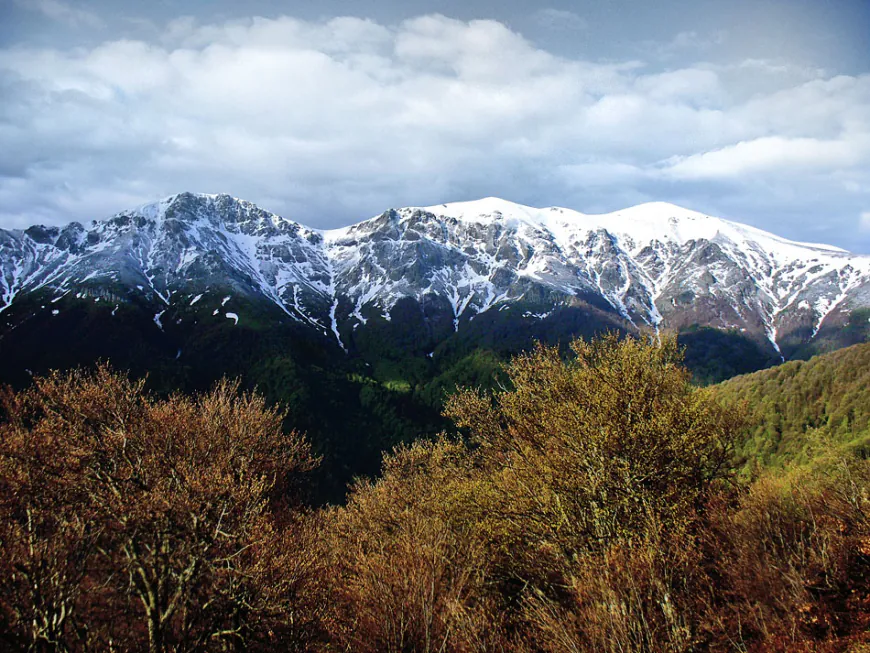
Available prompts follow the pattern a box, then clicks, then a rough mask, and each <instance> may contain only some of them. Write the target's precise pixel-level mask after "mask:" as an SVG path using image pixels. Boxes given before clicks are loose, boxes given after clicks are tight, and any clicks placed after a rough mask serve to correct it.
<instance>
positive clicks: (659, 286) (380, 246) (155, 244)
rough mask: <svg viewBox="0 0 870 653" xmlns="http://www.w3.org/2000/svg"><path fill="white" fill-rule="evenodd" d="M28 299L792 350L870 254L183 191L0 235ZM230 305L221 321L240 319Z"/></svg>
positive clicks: (474, 212)
mask: <svg viewBox="0 0 870 653" xmlns="http://www.w3.org/2000/svg"><path fill="white" fill-rule="evenodd" d="M34 293H42V294H43V295H45V296H47V297H48V301H51V300H52V299H57V298H59V297H61V296H64V295H67V294H70V293H72V294H73V295H82V296H87V297H91V298H93V297H96V296H100V294H102V296H103V297H104V298H105V299H104V301H113V302H117V303H123V302H129V301H137V302H140V303H141V302H150V303H152V304H153V306H154V311H155V314H156V315H155V324H156V326H158V327H160V326H161V322H160V318H159V315H161V314H162V313H161V311H165V310H166V309H167V308H170V307H186V308H187V309H189V311H191V312H193V311H196V310H202V311H205V310H208V311H211V310H212V309H214V312H215V313H216V312H217V309H218V304H217V302H218V301H220V302H222V303H220V308H224V306H225V304H226V302H227V300H226V299H224V298H225V297H226V296H230V297H244V298H246V300H247V301H254V302H255V301H260V300H263V301H265V302H267V303H269V304H270V305H272V306H273V307H274V308H275V309H277V310H276V311H275V312H274V313H275V316H274V317H273V318H272V319H290V320H295V321H297V322H299V323H301V324H304V325H307V326H310V327H311V328H313V329H317V330H319V331H321V332H322V333H324V334H325V335H327V336H328V337H334V338H337V339H338V340H339V342H340V341H341V334H342V333H348V332H350V331H352V330H354V329H356V328H360V327H364V326H365V325H366V324H367V323H368V321H369V320H370V319H373V318H374V319H387V320H388V319H390V313H391V311H392V309H393V308H394V307H395V306H396V304H397V302H399V301H400V300H407V299H412V300H416V301H417V302H418V303H419V304H420V306H426V307H427V308H426V310H427V311H430V313H432V314H433V315H434V314H435V313H438V312H446V313H447V317H449V319H450V320H451V321H452V325H453V329H454V330H459V329H461V328H462V326H463V324H465V323H467V322H468V321H469V320H471V319H473V318H474V317H475V316H476V315H479V314H482V313H486V312H488V311H499V310H503V309H504V308H505V307H510V306H512V305H517V304H523V305H527V306H529V307H532V309H530V311H529V312H528V314H529V315H530V316H531V317H533V318H536V319H545V318H547V317H548V316H549V315H550V313H551V312H552V310H553V309H554V308H556V307H560V306H591V307H596V308H597V309H602V310H605V311H609V312H610V313H612V314H614V317H618V318H620V319H622V320H624V321H625V322H626V323H628V324H631V325H634V326H635V327H638V328H642V327H646V328H650V329H661V328H670V329H677V330H680V329H684V328H687V327H690V326H694V325H702V326H710V327H715V328H719V329H735V330H738V331H740V332H742V333H744V334H746V335H748V336H750V337H753V338H755V339H757V340H759V341H768V342H769V343H770V346H771V347H774V348H775V349H776V350H777V351H780V350H782V352H783V353H784V354H785V355H788V353H789V352H790V351H793V350H794V349H796V348H798V347H800V346H802V345H805V344H806V343H808V342H811V341H813V339H816V338H820V337H824V336H825V334H826V333H827V332H829V331H830V330H831V329H836V328H837V327H838V326H842V325H845V324H847V323H848V322H849V320H850V316H851V315H852V313H853V312H854V311H855V310H856V309H862V308H866V307H870V257H865V256H857V255H853V254H850V253H848V252H845V251H843V250H840V249H837V248H834V247H828V246H824V245H806V244H801V243H794V242H790V241H786V240H783V239H781V238H778V237H776V236H774V235H772V234H769V233H766V232H763V231H760V230H757V229H753V228H751V227H747V226H744V225H740V224H737V223H733V222H728V221H725V220H721V219H718V218H714V217H709V216H705V215H702V214H699V213H696V212H693V211H689V210H686V209H682V208H679V207H676V206H673V205H668V204H662V203H653V204H646V205H641V206H638V207H634V208H631V209H626V210H624V211H618V212H616V213H612V214H607V215H594V216H593V215H584V214H580V213H576V212H574V211H570V210H567V209H559V208H550V209H534V208H531V207H525V206H520V205H517V204H512V203H510V202H505V201H502V200H497V199H492V198H490V199H485V200H480V201H477V202H464V203H456V204H447V205H441V206H437V207H428V208H405V209H399V210H389V211H386V212H384V213H383V214H381V215H380V216H377V217H375V218H372V219H370V220H366V221H364V222H360V223H358V224H355V225H352V226H350V227H346V228H343V229H336V230H331V231H319V230H316V229H310V228H307V227H305V226H303V225H300V224H298V223H296V222H293V221H291V220H287V219H285V218H282V217H280V216H277V215H274V214H272V213H269V212H267V211H264V210H262V209H260V208H258V207H257V206H254V205H253V204H251V203H249V202H245V201H242V200H238V199H235V198H232V197H230V196H228V195H217V196H212V195H195V194H190V193H182V194H180V195H175V196H172V197H170V198H167V199H166V200H163V201H161V202H158V203H155V204H150V205H146V206H144V207H141V208H139V209H136V210H133V211H125V212H123V213H120V214H118V215H116V216H114V217H112V218H109V219H107V220H103V221H95V222H93V223H90V224H88V225H81V224H78V223H71V224H69V225H67V226H66V227H63V228H56V227H41V226H34V227H31V228H29V229H27V230H25V231H4V230H0V317H7V316H9V315H10V314H12V313H14V307H15V305H16V302H20V301H22V298H24V297H26V296H28V295H33V294H34ZM203 297H205V298H209V297H211V300H210V301H209V300H208V299H206V300H203V301H202V302H200V299H202V298H203ZM197 298H199V299H197ZM50 308H51V307H50V305H46V309H45V310H49V309H50ZM3 311H6V312H7V313H6V315H2V312H3ZM233 315H234V316H236V318H235V320H234V321H233V320H230V321H227V325H228V327H231V326H233V325H234V324H235V323H238V322H239V321H240V320H241V322H242V323H243V322H244V320H245V316H244V315H243V314H242V315H241V317H239V316H238V315H237V314H236V313H233ZM433 319H435V318H433ZM13 326H14V325H13V324H12V321H7V320H3V319H0V331H2V329H4V328H11V327H13Z"/></svg>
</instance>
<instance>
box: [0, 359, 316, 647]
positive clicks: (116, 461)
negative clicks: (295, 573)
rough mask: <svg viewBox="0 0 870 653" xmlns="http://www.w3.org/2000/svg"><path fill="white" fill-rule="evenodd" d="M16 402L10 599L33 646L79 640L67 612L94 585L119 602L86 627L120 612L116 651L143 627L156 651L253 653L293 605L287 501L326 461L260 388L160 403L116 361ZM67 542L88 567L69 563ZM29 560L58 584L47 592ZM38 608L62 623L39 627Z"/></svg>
mask: <svg viewBox="0 0 870 653" xmlns="http://www.w3.org/2000/svg"><path fill="white" fill-rule="evenodd" d="M5 412H6V415H5V420H4V423H3V425H2V427H0V461H2V465H3V468H4V471H7V470H8V471H9V472H10V473H9V476H8V477H6V480H5V481H4V486H3V504H2V505H3V512H2V515H0V519H2V524H3V528H4V535H6V534H9V536H8V538H7V537H4V548H5V549H6V551H5V553H6V555H7V556H10V558H9V559H8V561H7V563H6V564H7V565H8V566H9V567H10V568H11V573H10V570H9V568H7V570H5V571H6V573H4V576H5V581H4V582H7V583H11V584H13V585H14V587H13V588H12V589H13V590H14V592H13V593H12V594H11V595H10V598H9V599H7V600H6V601H5V603H6V605H7V606H9V607H8V609H9V610H10V611H11V612H12V614H13V615H14V617H13V618H14V621H15V623H16V624H17V625H18V627H19V628H20V629H22V630H28V631H30V632H28V633H26V634H25V638H26V639H27V640H28V641H31V642H34V641H37V640H44V641H46V642H48V641H51V642H52V646H55V648H57V649H58V650H63V649H64V647H66V648H72V647H73V646H74V644H73V642H74V641H75V637H73V636H72V635H73V634H72V633H71V632H70V628H69V627H67V626H65V625H64V624H65V623H66V621H68V617H66V616H64V615H70V614H72V613H74V612H75V611H76V610H79V612H80V611H81V603H82V602H81V601H78V600H77V599H78V598H80V594H81V589H82V587H88V588H91V589H93V590H94V591H91V592H89V595H90V596H91V597H93V596H94V595H102V596H103V598H104V600H105V601H106V602H107V605H106V606H104V607H103V608H102V609H97V608H96V607H95V606H94V605H93V604H91V605H90V606H89V607H90V608H91V610H90V613H89V619H88V621H89V623H88V624H87V625H88V626H89V627H90V628H91V629H94V628H97V627H98V621H99V618H100V614H101V612H102V613H104V614H105V615H107V616H108V619H107V624H106V625H105V627H104V628H103V638H104V640H106V641H104V645H105V646H108V640H110V639H111V640H113V641H116V640H117V638H119V637H120V638H124V637H127V638H130V639H132V640H134V641H135V640H136V639H137V638H138V637H142V638H144V639H145V640H146V641H147V642H148V650H149V651H151V652H152V653H157V652H163V651H167V650H173V651H186V650H201V649H204V650H209V649H227V648H232V649H238V650H242V649H243V648H244V647H245V646H246V643H247V642H248V640H249V639H250V637H251V636H252V631H251V627H250V625H251V623H253V622H254V621H257V620H258V619H261V618H263V615H267V614H272V615H275V614H280V613H282V612H285V611H286V610H285V609H288V608H289V606H287V605H283V604H281V602H282V601H283V600H284V598H285V596H284V595H282V594H281V593H280V592H278V593H275V592H272V591H270V590H271V588H270V587H269V585H270V584H272V583H274V582H275V579H276V572H275V569H274V565H272V564H270V561H271V560H273V558H272V554H273V553H274V552H276V551H278V550H279V547H280V546H281V545H282V542H285V541H286V537H287V536H286V533H284V532H283V531H282V530H281V529H277V528H276V526H275V519H274V511H273V508H275V507H280V508H282V510H283V511H284V512H286V511H287V509H288V507H292V504H293V502H294V496H295V495H294V491H295V489H296V484H297V483H298V480H299V476H300V475H302V474H304V473H306V472H308V471H310V470H311V469H312V468H313V467H314V466H315V464H316V460H315V459H314V458H313V457H312V455H311V452H310V448H309V445H308V444H307V442H306V441H305V439H304V438H303V437H301V436H300V435H299V434H298V433H296V432H294V431H289V432H288V431H285V430H284V428H283V421H284V417H285V416H284V414H283V413H282V412H281V411H279V410H277V409H275V408H269V407H267V406H266V405H265V403H264V400H263V399H262V398H261V397H259V396H257V395H254V394H239V392H238V384H236V383H230V382H226V381H225V382H221V383H219V384H218V385H217V386H216V387H215V389H214V390H212V391H211V392H209V393H207V394H204V395H200V396H196V397H185V396H181V395H174V396H171V397H169V398H168V399H165V400H160V399H155V398H154V397H152V396H150V395H148V394H147V393H146V392H145V391H144V388H143V383H142V382H134V381H131V380H129V379H128V378H126V377H124V376H122V375H118V374H115V373H113V372H112V371H111V370H110V369H108V368H107V367H105V366H102V367H99V368H98V369H97V370H96V371H95V372H94V373H85V372H72V373H68V374H58V373H55V374H51V375H49V376H47V377H44V378H39V379H36V380H35V381H34V384H33V386H32V387H31V388H30V389H28V390H25V391H23V392H22V393H20V394H19V395H17V396H16V395H9V396H7V401H6V403H5ZM284 522H285V525H286V522H287V520H286V519H285V520H284ZM30 542H37V543H38V546H33V545H32V544H30ZM69 551H73V552H76V554H77V556H78V560H79V561H78V562H77V563H76V564H75V565H74V570H75V572H76V573H78V574H79V576H76V574H75V573H72V572H71V570H69V569H67V567H66V566H65V564H64V563H63V559H64V556H66V554H67V552H69ZM66 560H72V561H75V560H76V558H75V557H73V558H70V557H69V556H67V557H66ZM31 570H38V571H39V574H41V575H42V578H43V580H41V581H39V585H40V587H43V588H45V587H52V588H55V589H52V591H51V593H50V594H47V592H46V591H45V590H43V591H41V592H40V593H39V595H38V596H37V595H36V594H35V593H34V592H33V591H32V590H31V589H30V588H31V587H32V586H33V585H34V583H35V582H36V581H34V580H33V578H34V572H33V571H31ZM82 573H84V574H85V575H86V576H87V577H86V578H82V577H81V574H82ZM46 577H47V578H49V579H52V580H51V582H52V583H53V585H48V586H47V585H46V583H45V580H44V579H45V578H46ZM96 590H99V591H96ZM251 597H258V598H257V600H252V599H251ZM131 599H132V601H131ZM264 601H265V602H266V603H268V604H266V603H264ZM33 614H39V615H41V616H40V617H39V619H38V621H39V622H40V623H42V622H46V623H51V624H56V625H53V626H40V627H39V628H36V627H35V626H25V624H27V623H34V622H33V619H32V617H31V615H33ZM125 615H127V618H128V619H129V621H127V622H125V624H124V626H123V628H122V629H118V628H113V627H112V622H113V621H114V622H115V623H114V625H116V626H117V621H118V617H119V616H121V617H122V620H123V617H124V616H125ZM265 630H266V631H269V630H270V629H269V628H266V629H265ZM272 630H273V629H272ZM37 631H38V632H37Z"/></svg>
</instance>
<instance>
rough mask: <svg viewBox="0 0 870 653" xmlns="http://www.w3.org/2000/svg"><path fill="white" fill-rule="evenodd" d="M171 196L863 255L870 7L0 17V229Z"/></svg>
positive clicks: (184, 2)
mask: <svg viewBox="0 0 870 653" xmlns="http://www.w3.org/2000/svg"><path fill="white" fill-rule="evenodd" d="M548 1H549V0H548ZM182 190H192V191H201V192H212V193H215V192H226V193H230V194H232V195H235V196H238V197H243V198H245V199H249V200H252V201H254V202H257V203H258V204H260V205H261V206H263V207H264V208H267V209H270V210H272V211H275V212H278V213H281V214H282V215H285V216H287V217H291V218H294V219H296V220H299V221H300V222H303V223H305V224H308V225H311V226H315V227H332V226H338V225H343V224H348V223H350V222H355V221H358V220H360V219H364V218H367V217H370V216H372V215H375V214H377V213H380V212H381V211H383V210H384V209H386V208H389V207H398V206H407V205H428V204H436V203H441V202H447V201H454V200H465V199H475V198H479V197H485V196H499V197H503V198H505V199H509V200H513V201H516V202H522V203H525V204H531V205H535V206H551V205H558V206H566V207H570V208H574V209H577V210H580V211H584V212H588V213H591V212H603V211H610V210H614V209H617V208H622V207H626V206H629V205H633V204H638V203H641V202H645V201H649V200H665V201H670V202H674V203H677V204H681V205H684V206H687V207H690V208H693V209H696V210H699V211H703V212H707V213H710V214H713V215H719V216H722V217H727V218H730V219H734V220H738V221H742V222H746V223H749V224H753V225H755V226H758V227H761V228H763V229H768V230H770V231H774V232H776V233H779V234H781V235H783V236H786V237H790V238H794V239H799V240H807V241H815V242H828V243H833V244H836V245H839V246H842V247H845V248H847V249H851V250H853V251H857V252H864V253H870V2H868V1H867V0H776V1H774V0H692V1H684V0H662V1H659V2H655V3H653V2H649V1H647V0H643V1H642V0H575V1H573V2H568V1H564V0H562V1H557V0H553V1H552V2H549V4H547V2H544V3H543V4H542V3H541V2H526V1H521V0H483V1H477V0H388V1H387V0H385V1H380V2H367V1H364V0H296V1H284V2H278V1H275V0H248V1H247V2H243V3H242V2H235V1H233V0H214V1H209V2H206V1H194V0H162V1H161V0H147V1H146V0H141V1H140V0H136V1H133V0H128V1H126V2H121V1H119V0H76V1H75V2H73V1H70V0H0V226H2V227H6V228H11V227H23V226H27V225H29V224H33V223H36V222H41V223H55V224H56V223H62V222H68V221H70V220H74V219H75V220H80V221H86V220H89V219H93V218H99V217H105V216H107V215H110V214H112V213H115V212H117V211H119V210H122V209H125V208H131V207H134V206H137V205H139V204H142V203H144V202H147V201H151V200H153V199H157V198H160V197H163V196H165V195H169V194H172V193H175V192H179V191H182Z"/></svg>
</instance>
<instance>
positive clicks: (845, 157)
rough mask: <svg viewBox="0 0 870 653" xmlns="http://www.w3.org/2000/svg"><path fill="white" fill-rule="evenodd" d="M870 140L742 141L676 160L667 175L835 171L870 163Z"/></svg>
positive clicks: (703, 176)
mask: <svg viewBox="0 0 870 653" xmlns="http://www.w3.org/2000/svg"><path fill="white" fill-rule="evenodd" d="M868 153H870V138H868V136H867V135H862V136H861V137H857V138H844V139H841V140H820V139H816V138H792V139H788V138H782V137H779V136H768V137H764V138H757V139H754V140H750V141H741V142H740V143H737V144H735V145H729V146H728V147H724V148H722V149H718V150H713V151H710V152H704V153H702V154H693V155H692V156H688V157H675V158H673V159H671V160H669V162H668V163H669V164H670V165H669V166H668V167H667V169H666V170H667V174H668V175H669V176H671V177H675V178H681V179H719V178H739V177H741V176H745V175H753V174H759V173H769V172H774V173H778V174H782V173H783V172H786V171H791V170H795V169H801V170H818V169H821V170H832V169H841V168H850V167H852V166H856V165H859V164H862V163H865V164H866V163H867V162H868Z"/></svg>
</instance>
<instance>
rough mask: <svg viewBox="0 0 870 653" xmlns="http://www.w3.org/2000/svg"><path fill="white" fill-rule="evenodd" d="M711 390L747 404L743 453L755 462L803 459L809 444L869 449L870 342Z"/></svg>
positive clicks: (729, 382)
mask: <svg viewBox="0 0 870 653" xmlns="http://www.w3.org/2000/svg"><path fill="white" fill-rule="evenodd" d="M713 392H714V396H716V397H717V398H719V399H721V400H724V401H726V402H728V403H740V402H746V404H747V406H749V410H750V416H749V419H750V423H751V431H750V435H749V438H748V440H747V442H746V443H745V445H744V452H743V453H744V454H745V455H746V456H747V458H748V459H749V460H750V461H753V464H755V462H757V463H758V464H760V465H762V466H768V465H781V464H783V463H785V462H787V461H793V460H798V461H800V460H801V458H802V457H803V456H805V455H806V450H807V448H808V447H810V446H813V445H818V444H822V446H823V447H825V448H829V444H830V442H835V443H840V444H851V445H852V446H863V447H865V448H866V447H870V343H864V344H860V345H854V346H852V347H847V348H845V349H841V350H839V351H835V352H830V353H827V354H822V355H820V356H814V357H813V358H811V359H809V360H807V361H789V362H788V363H785V364H783V365H779V366H777V367H775V368H772V369H769V370H762V371H759V372H755V373H753V374H747V375H744V376H739V377H736V378H733V379H729V380H728V381H725V382H723V383H721V384H719V385H717V386H715V387H714V388H713ZM819 438H822V441H821V442H819Z"/></svg>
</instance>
